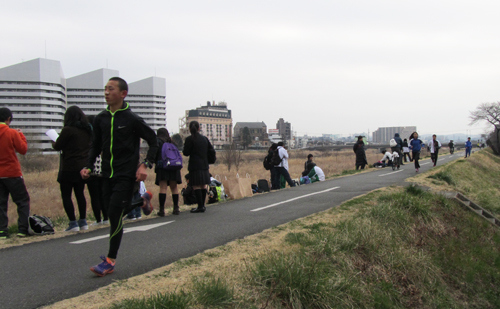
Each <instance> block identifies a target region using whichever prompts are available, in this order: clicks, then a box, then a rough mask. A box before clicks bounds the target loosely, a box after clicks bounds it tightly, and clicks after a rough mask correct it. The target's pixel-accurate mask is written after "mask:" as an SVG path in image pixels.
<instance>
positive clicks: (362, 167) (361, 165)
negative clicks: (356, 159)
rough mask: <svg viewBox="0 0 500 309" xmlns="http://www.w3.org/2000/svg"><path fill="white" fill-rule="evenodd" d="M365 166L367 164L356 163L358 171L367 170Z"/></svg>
mask: <svg viewBox="0 0 500 309" xmlns="http://www.w3.org/2000/svg"><path fill="white" fill-rule="evenodd" d="M365 165H366V164H357V163H356V170H358V169H362V170H364V169H365Z"/></svg>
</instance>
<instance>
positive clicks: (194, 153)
mask: <svg viewBox="0 0 500 309" xmlns="http://www.w3.org/2000/svg"><path fill="white" fill-rule="evenodd" d="M199 131H200V124H199V123H198V122H197V121H191V122H190V123H189V132H191V136H188V137H187V138H186V141H185V142H184V150H183V151H182V153H183V154H184V155H185V156H189V164H188V171H189V183H190V184H191V185H192V186H193V190H194V194H195V196H196V201H197V202H198V207H197V208H193V209H191V212H192V213H198V212H205V199H206V197H207V190H206V185H207V184H209V183H210V173H209V171H208V168H209V166H208V152H209V151H210V152H215V150H214V148H213V146H212V144H211V143H210V141H209V140H208V138H206V137H205V136H203V135H201V134H200V132H199Z"/></svg>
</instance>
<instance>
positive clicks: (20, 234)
mask: <svg viewBox="0 0 500 309" xmlns="http://www.w3.org/2000/svg"><path fill="white" fill-rule="evenodd" d="M28 236H30V235H29V234H28V233H17V237H21V238H25V237H28Z"/></svg>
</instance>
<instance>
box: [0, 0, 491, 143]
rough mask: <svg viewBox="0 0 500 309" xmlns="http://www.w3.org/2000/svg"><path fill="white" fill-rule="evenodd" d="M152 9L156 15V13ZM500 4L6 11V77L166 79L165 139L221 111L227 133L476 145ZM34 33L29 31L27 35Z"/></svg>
mask: <svg viewBox="0 0 500 309" xmlns="http://www.w3.org/2000/svg"><path fill="white" fill-rule="evenodd" d="M152 8H154V9H152ZM499 9H500V4H498V3H495V2H491V1H479V2H474V3H468V2H456V1H451V0H443V1H439V2H435V1H421V2H419V3H418V5H417V4H414V3H413V4H412V3H405V2H400V1H385V2H380V3H374V2H372V1H358V2H355V3H351V2H344V1H330V2H324V1H315V0H313V1H310V2H307V3H305V2H303V1H296V0H295V1H294V0H291V1H273V2H264V1H254V2H252V3H238V2H232V1H224V0H221V1H217V2H215V3H206V2H204V1H193V0H188V1H185V2H182V3H173V2H165V1H149V2H147V3H134V2H130V3H128V2H127V3H122V4H121V5H118V4H117V3H114V2H104V3H103V2H98V1H94V0H89V1H86V2H84V3H79V4H78V5H77V4H75V3H70V2H68V3H66V2H60V1H53V0H47V1H44V2H39V1H16V2H8V3H5V5H4V6H3V7H2V11H1V12H0V17H1V18H0V25H1V26H3V28H4V29H8V31H6V32H5V33H4V36H3V39H2V43H3V47H4V48H3V49H2V50H1V51H0V53H1V54H0V55H1V57H0V67H5V66H9V65H12V64H15V63H19V62H22V61H23V60H24V61H26V60H29V59H34V58H38V57H42V58H48V59H57V60H59V61H61V65H62V66H63V67H64V70H65V72H64V73H65V75H67V76H76V75H78V74H82V73H84V72H89V71H93V70H98V69H101V68H109V69H116V70H119V71H120V76H121V77H122V78H124V79H125V80H127V81H129V80H130V81H134V80H140V79H142V78H144V77H145V76H161V77H164V78H165V79H166V102H167V128H168V129H169V130H170V131H172V132H176V131H178V119H179V118H180V117H182V116H183V113H184V111H185V110H186V109H192V108H196V107H199V106H202V105H203V104H204V103H205V102H206V101H216V102H220V101H224V102H227V103H228V105H229V106H230V107H231V109H232V110H233V113H234V122H250V121H264V122H265V123H267V124H271V123H274V122H275V121H276V119H279V118H283V119H285V120H286V121H288V122H290V123H292V124H293V127H292V130H293V131H294V132H297V134H298V135H304V134H307V135H314V136H319V135H321V134H325V133H335V134H342V135H351V134H355V133H356V132H368V131H370V132H373V131H375V130H376V129H377V128H378V127H390V126H406V125H412V126H416V127H417V129H418V130H419V131H420V132H421V133H423V134H428V133H436V134H438V135H444V134H451V133H469V134H471V135H472V134H480V133H484V132H485V128H488V129H489V127H488V126H487V125H486V124H478V125H474V126H469V112H470V111H472V110H474V109H475V108H476V107H477V106H478V105H479V104H480V103H485V102H496V101H498V100H499V99H498V98H499V97H500V89H498V86H497V85H498V84H499V82H500V76H499V74H498V69H497V68H498V67H499V65H500V59H498V57H497V55H498V54H499V52H500V44H498V39H497V32H498V31H497V29H500V21H498V19H497V18H496V15H495V14H496V12H498V11H499ZM34 26H35V27H34Z"/></svg>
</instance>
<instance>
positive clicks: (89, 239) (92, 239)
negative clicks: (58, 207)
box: [70, 221, 175, 245]
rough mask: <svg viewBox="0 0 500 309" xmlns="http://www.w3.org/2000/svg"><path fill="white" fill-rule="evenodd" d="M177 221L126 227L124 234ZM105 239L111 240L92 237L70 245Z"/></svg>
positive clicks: (106, 236)
mask: <svg viewBox="0 0 500 309" xmlns="http://www.w3.org/2000/svg"><path fill="white" fill-rule="evenodd" d="M172 222H175V221H168V222H162V223H156V224H149V225H141V226H134V227H126V228H123V233H129V232H144V231H147V230H151V229H154V228H157V227H160V226H162V225H166V224H169V223H172ZM103 238H109V234H107V235H102V236H96V237H91V238H86V239H82V240H77V241H72V242H70V244H75V245H80V244H83V243H86V242H90V241H94V240H99V239H103Z"/></svg>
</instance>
